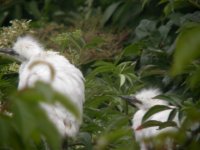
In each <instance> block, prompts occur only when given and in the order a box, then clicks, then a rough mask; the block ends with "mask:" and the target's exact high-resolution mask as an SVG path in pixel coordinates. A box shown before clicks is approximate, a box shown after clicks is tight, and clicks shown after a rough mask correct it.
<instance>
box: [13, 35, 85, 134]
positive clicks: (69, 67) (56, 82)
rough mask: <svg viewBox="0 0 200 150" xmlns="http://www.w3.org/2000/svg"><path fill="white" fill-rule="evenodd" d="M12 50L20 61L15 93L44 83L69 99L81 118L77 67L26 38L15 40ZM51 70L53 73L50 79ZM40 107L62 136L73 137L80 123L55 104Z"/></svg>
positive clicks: (81, 88) (80, 81) (81, 92)
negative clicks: (38, 82) (38, 83)
mask: <svg viewBox="0 0 200 150" xmlns="http://www.w3.org/2000/svg"><path fill="white" fill-rule="evenodd" d="M13 50H14V51H15V53H17V54H18V55H19V58H20V59H21V61H22V64H21V66H20V70H19V84H18V89H19V90H22V89H24V88H26V87H34V85H35V83H36V82H37V81H43V82H45V83H48V84H50V85H51V86H52V88H53V89H54V90H55V91H57V92H59V93H61V94H63V95H64V96H66V98H68V99H69V100H71V102H73V103H74V104H75V106H77V108H78V110H79V111H80V114H81V116H82V111H83V103H84V78H83V75H82V73H81V71H80V70H79V69H78V68H76V67H75V66H74V65H73V64H71V63H70V62H69V61H68V60H67V59H66V58H65V57H63V56H61V55H60V54H59V53H58V52H52V51H45V50H44V48H43V46H42V45H41V44H39V43H38V42H37V41H36V40H35V39H33V38H32V37H30V36H25V37H20V38H18V39H17V41H16V42H15V43H14V45H13ZM38 62H41V63H38ZM34 64H36V65H34ZM51 69H53V70H54V76H53V77H52V72H51ZM41 107H42V108H43V109H44V110H45V111H46V113H47V115H48V117H49V119H50V120H51V121H52V122H53V124H54V125H55V126H56V127H57V129H58V131H59V133H60V134H61V135H62V136H68V137H74V136H75V135H76V134H77V132H78V130H79V126H80V124H81V121H80V120H77V119H76V118H75V116H74V115H73V114H72V113H70V112H69V111H68V110H66V108H65V107H63V106H62V105H61V104H60V103H59V102H55V104H47V103H44V102H42V103H41Z"/></svg>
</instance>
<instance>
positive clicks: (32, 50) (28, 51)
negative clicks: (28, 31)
mask: <svg viewBox="0 0 200 150" xmlns="http://www.w3.org/2000/svg"><path fill="white" fill-rule="evenodd" d="M13 50H14V51H15V52H16V53H18V54H19V56H20V57H21V58H22V59H25V60H29V59H30V58H31V57H32V56H35V55H37V54H39V53H40V52H41V51H43V47H42V45H41V44H40V43H38V42H37V41H36V40H35V39H33V38H32V37H31V36H24V37H19V38H18V39H17V41H16V42H15V43H14V45H13Z"/></svg>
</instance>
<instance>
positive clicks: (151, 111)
mask: <svg viewBox="0 0 200 150" xmlns="http://www.w3.org/2000/svg"><path fill="white" fill-rule="evenodd" d="M167 109H171V108H170V107H168V106H165V105H156V106H153V107H151V108H150V109H149V110H148V111H147V112H146V113H145V115H144V116H143V118H142V122H145V121H146V120H147V119H149V118H150V117H151V116H152V115H154V114H156V113H158V112H161V111H164V110H167Z"/></svg>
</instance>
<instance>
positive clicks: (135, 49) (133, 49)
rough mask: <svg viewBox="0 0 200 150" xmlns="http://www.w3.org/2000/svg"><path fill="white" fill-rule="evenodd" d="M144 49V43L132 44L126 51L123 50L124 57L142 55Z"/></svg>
mask: <svg viewBox="0 0 200 150" xmlns="http://www.w3.org/2000/svg"><path fill="white" fill-rule="evenodd" d="M142 47H143V43H142V42H138V43H134V44H130V45H128V46H127V47H125V49H124V50H123V55H124V56H137V55H139V54H140V52H141V49H142Z"/></svg>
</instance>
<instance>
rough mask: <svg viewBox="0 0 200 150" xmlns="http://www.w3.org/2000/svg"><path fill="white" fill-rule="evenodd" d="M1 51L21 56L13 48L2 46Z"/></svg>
mask: <svg viewBox="0 0 200 150" xmlns="http://www.w3.org/2000/svg"><path fill="white" fill-rule="evenodd" d="M0 53H2V54H6V55H9V56H19V54H17V53H16V52H15V51H14V50H13V49H11V48H0Z"/></svg>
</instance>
